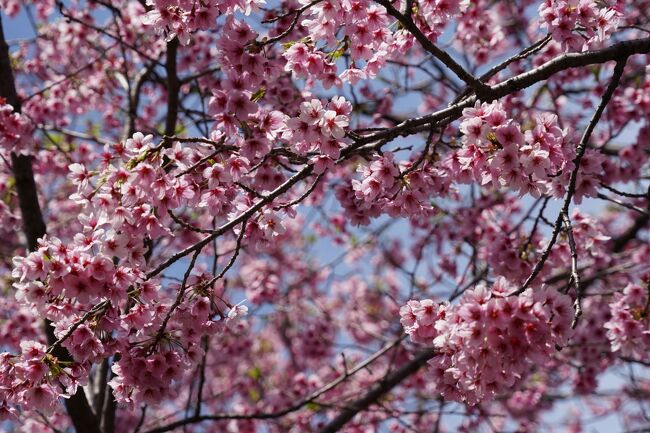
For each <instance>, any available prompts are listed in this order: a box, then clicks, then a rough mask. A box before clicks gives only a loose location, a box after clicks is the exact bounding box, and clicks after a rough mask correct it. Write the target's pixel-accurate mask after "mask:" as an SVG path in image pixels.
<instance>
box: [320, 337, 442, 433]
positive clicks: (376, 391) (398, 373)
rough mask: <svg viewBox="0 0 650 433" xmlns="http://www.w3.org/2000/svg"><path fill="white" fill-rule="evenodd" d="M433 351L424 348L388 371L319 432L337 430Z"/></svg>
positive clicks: (390, 388) (386, 391) (329, 432)
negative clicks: (410, 358) (397, 367)
mask: <svg viewBox="0 0 650 433" xmlns="http://www.w3.org/2000/svg"><path fill="white" fill-rule="evenodd" d="M434 355H435V351H434V349H432V348H429V349H425V350H423V351H422V352H420V353H418V354H417V356H416V357H415V358H413V359H412V360H411V361H409V362H408V363H406V364H404V365H403V366H402V367H400V368H399V369H397V370H395V371H393V372H392V373H390V374H389V375H388V376H386V378H384V380H382V381H380V382H378V383H377V384H376V385H375V386H373V387H372V388H371V389H370V391H368V392H367V393H366V394H365V395H364V396H363V397H361V398H360V399H358V400H356V401H354V402H352V403H350V404H348V406H347V407H346V408H345V409H343V410H342V411H341V413H339V414H338V416H337V417H336V418H334V419H333V420H332V421H330V422H329V423H328V424H327V425H326V426H325V427H323V428H322V429H321V430H320V432H319V433H334V432H337V431H339V430H340V429H341V428H342V427H343V426H344V425H345V424H347V423H348V421H350V420H351V419H352V418H354V416H355V415H356V414H358V413H359V412H361V411H363V410H365V409H367V408H368V406H370V405H371V404H373V403H376V402H377V401H378V400H379V399H380V398H381V397H382V396H383V395H385V394H387V393H389V392H390V391H391V390H392V389H393V388H395V387H396V386H397V385H399V384H400V383H402V381H403V380H404V379H406V378H407V377H409V376H411V375H412V374H414V373H416V372H417V371H418V370H419V369H420V368H421V367H422V366H423V365H424V364H426V363H427V361H428V360H429V359H431V358H433V357H434Z"/></svg>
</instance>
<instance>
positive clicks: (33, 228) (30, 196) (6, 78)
mask: <svg viewBox="0 0 650 433" xmlns="http://www.w3.org/2000/svg"><path fill="white" fill-rule="evenodd" d="M0 96H2V97H4V98H6V99H7V101H8V102H9V104H11V105H12V106H13V107H14V110H15V111H17V112H19V111H20V108H21V106H20V101H19V99H18V95H17V92H16V86H15V82H14V76H13V71H12V69H11V62H10V58H9V47H8V46H7V42H6V41H5V36H4V31H3V28H2V18H0ZM11 161H12V165H13V171H14V177H15V181H16V190H17V192H18V202H19V205H20V211H21V214H22V218H23V226H24V229H25V235H26V236H27V245H28V247H29V249H30V250H32V251H33V250H35V249H36V248H37V246H38V239H39V238H42V237H43V236H45V222H44V221H43V215H42V213H41V206H40V204H39V202H38V192H37V190H36V182H35V181H34V171H33V169H32V160H31V157H30V156H27V155H16V154H13V153H12V155H11ZM45 333H46V335H47V340H48V343H49V344H53V343H54V342H55V341H56V337H55V336H54V330H53V328H52V326H51V324H50V323H49V321H47V320H46V321H45ZM52 353H53V355H54V356H56V357H57V359H59V361H71V360H72V357H71V356H70V354H69V353H68V351H67V350H65V349H64V348H63V347H61V346H57V347H55V349H54V350H53V352H52ZM65 406H66V409H67V411H68V415H69V416H70V419H71V420H72V424H73V425H74V427H75V430H76V431H77V432H78V433H82V432H83V433H100V431H99V427H98V425H97V419H96V418H95V415H94V414H93V412H92V410H91V408H90V405H89V404H88V400H87V399H86V394H85V392H84V390H83V388H81V387H79V388H77V393H76V394H74V395H73V396H71V397H70V398H69V399H66V400H65Z"/></svg>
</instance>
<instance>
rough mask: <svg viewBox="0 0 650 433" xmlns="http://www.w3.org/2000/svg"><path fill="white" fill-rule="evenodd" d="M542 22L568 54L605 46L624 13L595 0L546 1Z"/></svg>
mask: <svg viewBox="0 0 650 433" xmlns="http://www.w3.org/2000/svg"><path fill="white" fill-rule="evenodd" d="M539 15H540V21H541V24H542V27H543V28H547V29H548V30H549V32H550V33H551V36H552V37H553V39H554V40H556V41H557V42H560V43H561V44H562V46H563V47H564V48H565V49H566V50H571V51H579V50H583V49H586V47H588V46H589V45H590V44H592V43H596V42H603V41H604V40H605V39H606V38H607V36H608V35H609V34H610V33H612V32H613V31H614V30H616V28H617V27H618V24H619V22H620V19H621V16H622V14H621V11H620V8H617V6H614V7H611V6H608V4H607V3H605V7H602V6H601V5H599V3H598V2H596V1H594V0H561V1H557V0H544V2H542V4H541V5H540V6H539Z"/></svg>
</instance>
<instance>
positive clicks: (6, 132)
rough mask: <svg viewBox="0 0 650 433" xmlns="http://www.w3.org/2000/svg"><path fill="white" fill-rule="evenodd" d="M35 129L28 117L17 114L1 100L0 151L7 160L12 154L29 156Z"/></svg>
mask: <svg viewBox="0 0 650 433" xmlns="http://www.w3.org/2000/svg"><path fill="white" fill-rule="evenodd" d="M33 129H34V127H33V125H32V123H31V122H30V121H29V119H28V118H27V117H25V116H24V115H22V114H20V113H16V112H15V111H14V108H13V107H12V106H11V105H10V104H7V101H6V100H5V99H4V98H0V149H1V151H2V155H3V156H4V157H5V158H8V157H9V153H10V152H14V153H17V154H25V155H26V154H29V153H31V152H32V149H31V148H30V144H31V140H32V131H33Z"/></svg>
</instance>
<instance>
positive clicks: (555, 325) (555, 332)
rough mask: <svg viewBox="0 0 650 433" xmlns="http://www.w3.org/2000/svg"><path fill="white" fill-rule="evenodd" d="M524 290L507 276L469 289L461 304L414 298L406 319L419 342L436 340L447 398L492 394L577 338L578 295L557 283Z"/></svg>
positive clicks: (434, 367) (438, 373)
mask: <svg viewBox="0 0 650 433" xmlns="http://www.w3.org/2000/svg"><path fill="white" fill-rule="evenodd" d="M515 290H516V287H515V286H513V285H511V284H509V283H508V282H507V281H506V280H505V279H498V280H497V281H496V282H495V283H494V285H493V286H492V288H491V289H488V288H487V286H485V285H481V286H479V287H477V288H475V289H473V290H471V291H467V292H466V293H465V294H464V295H463V297H462V299H461V301H460V302H459V303H458V304H456V305H446V304H441V303H434V302H433V301H432V300H423V301H419V302H418V301H409V303H407V305H406V306H404V307H402V309H401V310H400V315H401V317H402V324H403V325H404V326H405V330H406V332H407V333H409V334H410V336H411V339H412V340H413V341H416V342H427V343H429V344H432V345H433V346H434V347H435V349H436V351H437V355H436V356H435V357H434V358H433V359H432V360H431V361H430V362H429V364H430V366H431V371H432V374H433V376H434V377H435V379H436V383H437V389H438V390H439V392H440V393H441V394H442V396H443V397H444V398H446V399H450V400H455V401H465V402H467V403H469V404H476V403H478V402H483V401H489V400H491V399H492V398H494V397H495V396H496V395H499V394H500V393H502V392H505V391H506V390H508V389H511V388H512V386H514V385H515V384H516V383H518V382H519V381H521V380H522V379H523V378H525V377H527V375H528V374H529V372H530V371H531V369H532V368H533V367H534V366H543V365H545V364H546V363H547V362H548V361H549V360H550V359H551V358H552V356H553V353H554V352H555V350H556V349H555V348H556V347H557V346H562V345H564V343H565V342H566V340H567V338H568V337H569V331H570V326H571V320H572V317H573V310H572V308H571V299H570V298H569V297H568V296H566V295H562V294H559V293H557V292H555V291H551V290H549V289H544V290H538V291H533V290H531V289H528V290H526V291H525V292H524V293H522V294H521V295H519V296H516V297H514V296H508V295H509V294H510V293H512V292H513V291H515Z"/></svg>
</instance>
